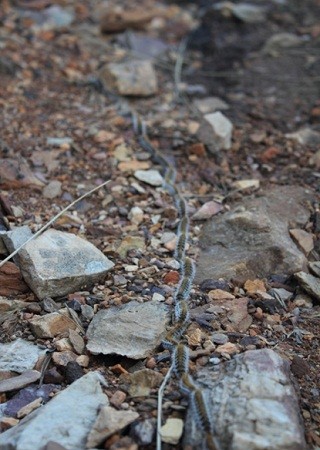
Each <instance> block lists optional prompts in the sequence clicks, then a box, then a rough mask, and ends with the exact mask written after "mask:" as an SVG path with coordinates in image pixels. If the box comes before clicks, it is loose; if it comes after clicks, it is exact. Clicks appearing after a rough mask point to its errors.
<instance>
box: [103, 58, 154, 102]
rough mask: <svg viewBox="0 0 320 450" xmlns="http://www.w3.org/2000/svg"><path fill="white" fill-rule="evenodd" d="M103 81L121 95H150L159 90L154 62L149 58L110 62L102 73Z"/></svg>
mask: <svg viewBox="0 0 320 450" xmlns="http://www.w3.org/2000/svg"><path fill="white" fill-rule="evenodd" d="M100 78H101V81H102V83H103V84H104V85H105V86H106V87H107V88H108V89H109V90H110V89H111V90H115V91H116V92H117V93H118V94H120V95H127V96H139V97H148V96H150V95H154V94H156V93H157V90H158V81H157V76H156V72H155V70H154V67H153V64H152V62H151V61H148V60H129V61H125V62H121V63H109V64H107V65H106V66H104V67H103V69H102V70H101V73H100Z"/></svg>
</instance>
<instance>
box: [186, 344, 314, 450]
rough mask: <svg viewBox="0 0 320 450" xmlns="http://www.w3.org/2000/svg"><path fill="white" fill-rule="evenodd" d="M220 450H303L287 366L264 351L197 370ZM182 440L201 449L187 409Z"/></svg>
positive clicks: (300, 430)
mask: <svg viewBox="0 0 320 450" xmlns="http://www.w3.org/2000/svg"><path fill="white" fill-rule="evenodd" d="M197 382H198V383H199V384H200V385H201V386H202V388H204V389H205V398H206V399H207V401H208V406H209V408H210V412H211V417H212V421H213V427H214V435H215V437H216V439H217V441H218V442H219V444H220V450H244V449H245V450H265V449H272V450H305V449H306V442H305V437H304V430H303V426H302V420H301V417H300V414H299V402H298V399H297V395H296V392H295V390H294V386H293V384H292V382H291V378H290V366H289V363H288V361H285V360H283V359H282V358H281V357H280V356H279V355H278V354H277V353H276V352H274V351H273V350H269V349H263V350H251V351H247V352H245V353H243V354H241V355H238V356H235V357H234V359H233V360H232V361H230V362H227V363H226V364H225V365H224V366H223V368H222V369H221V370H220V372H217V371H215V370H214V368H213V367H212V366H211V368H210V367H209V366H207V367H204V368H203V369H201V370H200V371H199V372H198V379H197ZM185 429H186V430H188V433H187V434H186V436H185V444H189V445H190V447H191V448H202V447H201V441H202V440H203V436H202V434H201V433H199V426H198V425H197V424H196V423H195V422H194V419H193V413H192V410H191V409H189V411H188V415H187V421H186V427H185Z"/></svg>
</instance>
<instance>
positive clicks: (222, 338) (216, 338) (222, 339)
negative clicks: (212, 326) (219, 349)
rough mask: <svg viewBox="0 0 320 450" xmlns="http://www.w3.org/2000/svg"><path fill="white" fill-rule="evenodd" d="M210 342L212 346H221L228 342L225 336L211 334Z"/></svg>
mask: <svg viewBox="0 0 320 450" xmlns="http://www.w3.org/2000/svg"><path fill="white" fill-rule="evenodd" d="M211 340H212V342H213V343H214V344H218V345H223V344H226V343H227V342H228V341H229V338H228V336H227V335H226V334H222V333H213V334H212V336H211Z"/></svg>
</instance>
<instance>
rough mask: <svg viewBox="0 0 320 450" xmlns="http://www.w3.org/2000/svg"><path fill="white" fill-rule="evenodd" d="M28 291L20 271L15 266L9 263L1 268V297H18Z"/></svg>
mask: <svg viewBox="0 0 320 450" xmlns="http://www.w3.org/2000/svg"><path fill="white" fill-rule="evenodd" d="M28 290H29V288H28V286H27V285H26V283H25V282H24V281H23V279H22V276H21V272H20V269H19V268H18V267H17V266H16V265H15V264H13V263H12V262H10V261H8V262H7V263H5V264H4V265H3V266H2V267H0V295H7V296H9V295H18V294H22V293H24V292H28Z"/></svg>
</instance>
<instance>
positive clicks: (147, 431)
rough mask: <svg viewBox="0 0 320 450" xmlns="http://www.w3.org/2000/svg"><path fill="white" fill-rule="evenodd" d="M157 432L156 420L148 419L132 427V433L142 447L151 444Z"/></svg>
mask: <svg viewBox="0 0 320 450" xmlns="http://www.w3.org/2000/svg"><path fill="white" fill-rule="evenodd" d="M155 431H156V424H155V420H154V419H146V420H143V421H141V422H137V423H136V424H135V425H134V426H133V427H132V432H133V434H134V436H135V437H136V438H137V439H138V440H139V444H141V445H149V444H151V442H152V441H153V436H154V434H155Z"/></svg>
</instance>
